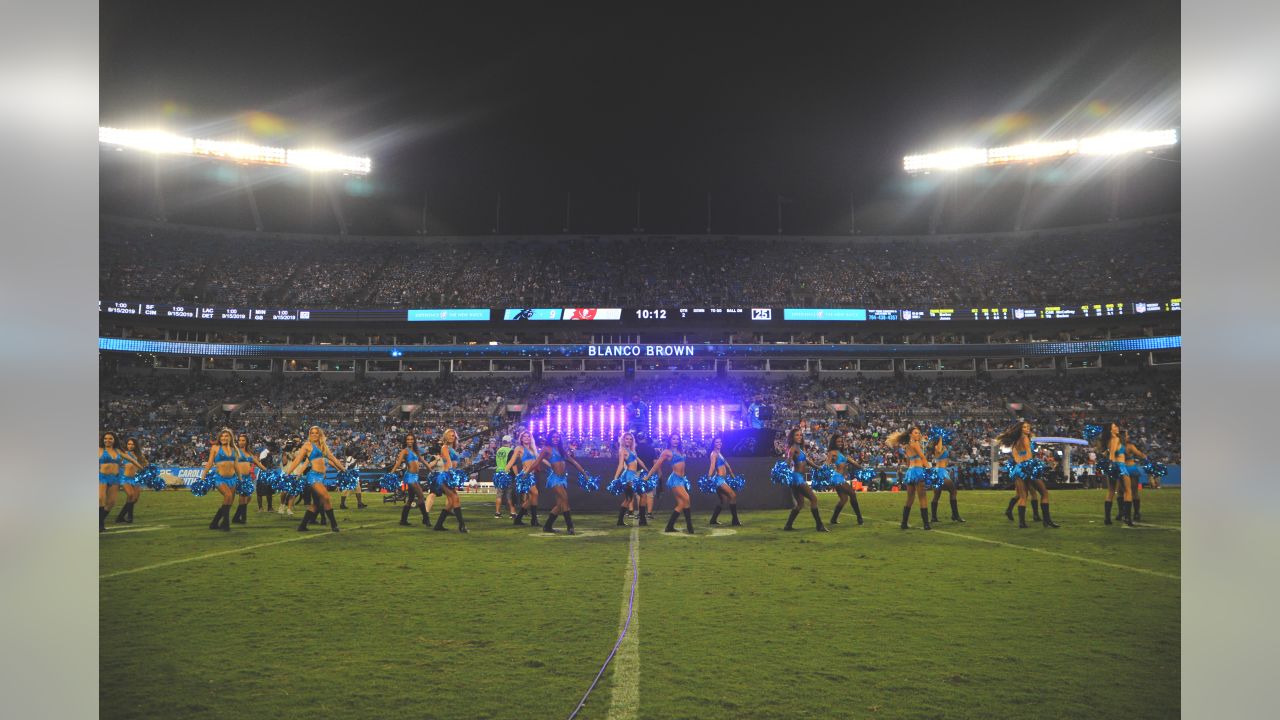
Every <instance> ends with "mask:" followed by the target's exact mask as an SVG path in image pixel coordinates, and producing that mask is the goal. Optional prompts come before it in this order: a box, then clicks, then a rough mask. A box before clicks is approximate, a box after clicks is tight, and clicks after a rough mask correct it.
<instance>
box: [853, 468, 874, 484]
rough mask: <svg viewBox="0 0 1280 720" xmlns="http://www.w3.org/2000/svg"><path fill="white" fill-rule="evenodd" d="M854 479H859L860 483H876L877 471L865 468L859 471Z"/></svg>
mask: <svg viewBox="0 0 1280 720" xmlns="http://www.w3.org/2000/svg"><path fill="white" fill-rule="evenodd" d="M854 477H856V478H858V482H863V483H869V482H873V481H875V479H876V477H877V473H876V469H875V468H869V467H864V468H862V469H861V470H859V471H858V473H857V474H856V475H854Z"/></svg>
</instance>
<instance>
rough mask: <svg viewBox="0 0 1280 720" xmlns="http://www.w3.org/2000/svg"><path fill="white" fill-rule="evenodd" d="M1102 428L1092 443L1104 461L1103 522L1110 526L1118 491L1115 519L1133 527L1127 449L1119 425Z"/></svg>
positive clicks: (1131, 489) (1110, 424)
mask: <svg viewBox="0 0 1280 720" xmlns="http://www.w3.org/2000/svg"><path fill="white" fill-rule="evenodd" d="M1102 427H1103V430H1102V432H1101V433H1099V435H1098V437H1097V439H1096V440H1094V443H1095V447H1096V448H1097V451H1098V453H1099V454H1101V455H1102V459H1103V460H1105V461H1106V463H1105V465H1104V467H1105V469H1106V474H1107V500H1106V502H1105V503H1103V508H1104V512H1105V513H1106V517H1105V519H1104V522H1105V524H1107V525H1110V524H1111V505H1112V503H1113V502H1114V501H1115V499H1116V492H1117V490H1118V491H1119V492H1120V513H1119V515H1117V517H1116V519H1117V520H1123V521H1124V526H1125V527H1133V518H1132V517H1131V513H1130V506H1131V504H1132V503H1133V486H1132V485H1131V484H1130V482H1129V473H1128V470H1127V467H1126V466H1127V463H1126V462H1125V455H1126V452H1125V451H1126V449H1127V448H1126V447H1125V443H1124V439H1123V436H1122V434H1121V432H1120V426H1119V425H1116V424H1115V423H1107V424H1105V425H1103V426H1102Z"/></svg>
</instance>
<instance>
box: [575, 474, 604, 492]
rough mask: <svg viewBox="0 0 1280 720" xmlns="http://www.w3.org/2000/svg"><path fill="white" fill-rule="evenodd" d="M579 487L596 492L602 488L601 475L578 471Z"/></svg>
mask: <svg viewBox="0 0 1280 720" xmlns="http://www.w3.org/2000/svg"><path fill="white" fill-rule="evenodd" d="M578 487H580V488H582V489H583V490H585V491H586V492H595V491H597V490H599V489H600V476H598V475H583V474H582V473H578Z"/></svg>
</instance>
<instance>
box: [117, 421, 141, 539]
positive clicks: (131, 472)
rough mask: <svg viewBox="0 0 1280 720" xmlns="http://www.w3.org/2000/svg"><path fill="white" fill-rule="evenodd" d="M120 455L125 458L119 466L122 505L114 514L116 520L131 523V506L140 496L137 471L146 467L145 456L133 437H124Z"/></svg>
mask: <svg viewBox="0 0 1280 720" xmlns="http://www.w3.org/2000/svg"><path fill="white" fill-rule="evenodd" d="M121 455H122V456H124V460H125V463H124V465H121V466H120V487H122V488H124V507H122V508H120V514H119V515H116V522H117V523H132V522H133V506H134V505H136V504H137V503H138V498H139V497H141V496H142V481H141V480H139V479H138V473H140V472H142V468H144V467H146V465H147V458H146V456H145V455H143V454H142V446H141V445H139V444H138V441H137V440H135V439H133V438H126V439H125V441H124V452H122V453H121Z"/></svg>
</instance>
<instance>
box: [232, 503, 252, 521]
mask: <svg viewBox="0 0 1280 720" xmlns="http://www.w3.org/2000/svg"><path fill="white" fill-rule="evenodd" d="M248 515H249V506H248V505H237V506H236V515H235V517H233V518H231V522H233V523H237V524H240V525H244V524H246V523H247V522H248V520H249V518H248Z"/></svg>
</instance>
